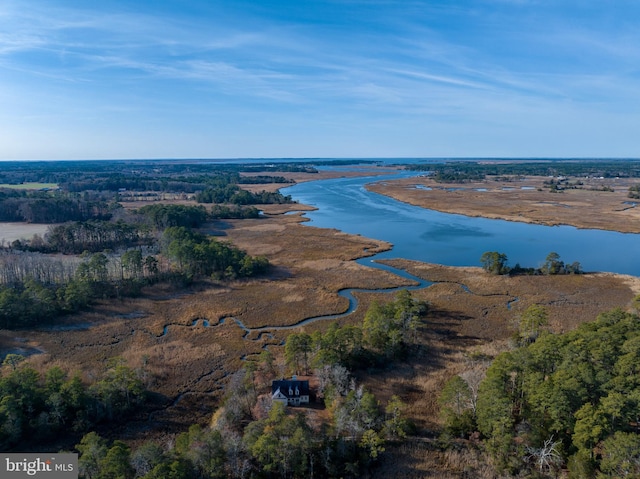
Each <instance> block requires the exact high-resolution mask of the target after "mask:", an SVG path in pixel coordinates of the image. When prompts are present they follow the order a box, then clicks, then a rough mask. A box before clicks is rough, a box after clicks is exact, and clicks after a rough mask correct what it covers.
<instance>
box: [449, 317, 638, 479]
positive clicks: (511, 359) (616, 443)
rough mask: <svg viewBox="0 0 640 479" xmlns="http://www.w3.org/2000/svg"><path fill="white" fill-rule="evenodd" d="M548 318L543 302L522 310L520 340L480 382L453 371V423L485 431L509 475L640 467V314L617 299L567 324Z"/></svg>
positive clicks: (601, 473)
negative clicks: (565, 327)
mask: <svg viewBox="0 0 640 479" xmlns="http://www.w3.org/2000/svg"><path fill="white" fill-rule="evenodd" d="M546 320H547V317H546V312H545V310H544V308H543V307H540V306H532V307H531V308H529V310H527V312H526V313H525V314H523V317H522V318H521V320H520V323H519V325H518V330H519V334H518V335H517V337H516V343H517V344H518V347H516V348H515V349H513V350H512V351H509V352H506V353H503V354H500V355H499V356H497V357H496V358H495V359H494V360H493V362H492V363H491V366H490V367H489V369H488V370H487V373H486V378H485V379H484V380H483V381H482V383H481V384H480V386H479V388H478V387H474V388H472V387H471V385H470V384H469V383H468V382H467V381H465V380H464V379H463V378H461V377H460V376H456V377H454V378H453V379H451V380H450V381H449V383H448V384H447V386H446V387H445V389H444V390H443V393H442V396H441V403H442V404H443V411H444V414H445V416H446V428H447V430H448V433H449V434H451V435H452V436H459V437H463V436H466V435H468V434H473V433H474V431H478V432H479V433H480V434H481V437H482V439H483V443H482V444H483V447H484V448H485V450H486V452H487V453H488V454H489V455H490V456H491V457H493V459H494V461H495V463H496V464H497V466H498V468H499V469H501V470H502V471H504V472H506V473H508V474H509V475H510V476H517V477H521V476H522V475H524V474H525V473H527V474H533V476H532V477H557V474H559V472H560V470H561V469H563V468H566V469H567V470H568V472H569V477H574V478H590V477H596V476H597V477H598V478H622V477H638V475H639V474H640V460H639V459H640V456H639V454H640V435H639V432H640V430H639V429H638V424H639V423H638V419H639V418H640V382H639V381H638V377H639V376H638V372H640V371H639V370H638V368H639V367H640V348H639V347H638V345H640V318H639V317H638V316H637V315H636V314H632V313H626V312H624V311H622V310H620V309H616V310H613V311H609V312H607V313H603V314H601V315H599V316H598V318H597V319H596V320H595V321H592V322H589V323H585V324H583V325H581V326H580V327H579V328H578V329H577V330H575V331H571V332H569V333H565V334H551V333H549V332H547V331H546V330H545V329H546V328H545V326H546ZM535 474H538V476H535ZM527 477H528V476H527Z"/></svg>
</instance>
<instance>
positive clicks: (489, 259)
mask: <svg viewBox="0 0 640 479" xmlns="http://www.w3.org/2000/svg"><path fill="white" fill-rule="evenodd" d="M480 263H481V264H482V268H483V269H484V270H485V271H486V272H487V273H491V274H497V275H501V274H509V275H518V274H534V275H535V274H546V275H558V274H581V273H582V266H581V265H580V263H579V262H577V261H575V262H573V263H570V264H569V263H565V262H564V261H562V260H561V259H560V255H559V254H558V253H556V252H554V251H552V252H551V253H549V254H548V255H547V257H546V258H545V260H544V263H543V264H542V266H540V267H539V268H533V267H522V266H520V264H519V263H518V264H516V265H515V266H514V267H513V268H512V267H510V266H509V264H508V259H507V255H506V254H504V253H500V252H498V251H486V252H484V253H483V254H482V256H481V257H480Z"/></svg>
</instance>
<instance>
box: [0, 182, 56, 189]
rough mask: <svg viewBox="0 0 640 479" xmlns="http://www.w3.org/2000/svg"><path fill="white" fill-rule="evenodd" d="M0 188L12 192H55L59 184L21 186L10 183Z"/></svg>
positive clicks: (20, 184) (2, 184)
mask: <svg viewBox="0 0 640 479" xmlns="http://www.w3.org/2000/svg"><path fill="white" fill-rule="evenodd" d="M0 188H8V189H10V190H43V189H47V190H54V189H56V188H58V184H57V183H29V182H25V183H19V184H8V183H0Z"/></svg>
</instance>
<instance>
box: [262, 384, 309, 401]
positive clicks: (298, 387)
mask: <svg viewBox="0 0 640 479" xmlns="http://www.w3.org/2000/svg"><path fill="white" fill-rule="evenodd" d="M278 390H279V391H280V393H281V394H284V395H285V396H286V397H287V398H289V397H296V396H308V395H309V381H299V380H297V379H290V380H284V379H283V380H281V381H273V382H272V383H271V395H272V396H273V395H274V394H276V392H278ZM289 391H291V394H289ZM296 392H297V394H296Z"/></svg>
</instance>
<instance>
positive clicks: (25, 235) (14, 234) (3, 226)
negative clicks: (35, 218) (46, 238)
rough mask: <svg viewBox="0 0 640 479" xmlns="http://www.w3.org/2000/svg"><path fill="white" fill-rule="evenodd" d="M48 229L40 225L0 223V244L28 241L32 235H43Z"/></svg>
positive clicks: (46, 226) (47, 226) (45, 225)
mask: <svg viewBox="0 0 640 479" xmlns="http://www.w3.org/2000/svg"><path fill="white" fill-rule="evenodd" d="M48 228H49V225H47V224H40V223H5V222H0V242H1V241H4V242H5V243H11V242H12V241H15V240H19V239H29V238H32V237H33V235H40V236H42V235H44V234H45V233H46V232H47V230H48Z"/></svg>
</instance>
